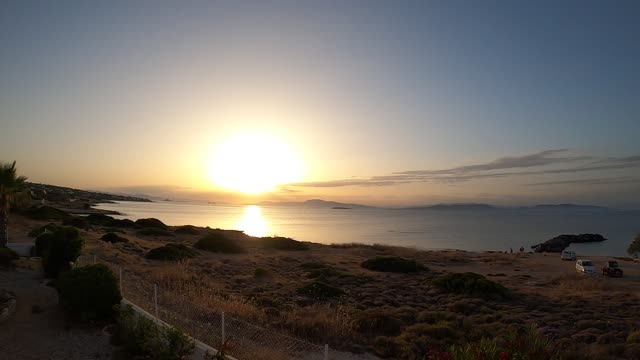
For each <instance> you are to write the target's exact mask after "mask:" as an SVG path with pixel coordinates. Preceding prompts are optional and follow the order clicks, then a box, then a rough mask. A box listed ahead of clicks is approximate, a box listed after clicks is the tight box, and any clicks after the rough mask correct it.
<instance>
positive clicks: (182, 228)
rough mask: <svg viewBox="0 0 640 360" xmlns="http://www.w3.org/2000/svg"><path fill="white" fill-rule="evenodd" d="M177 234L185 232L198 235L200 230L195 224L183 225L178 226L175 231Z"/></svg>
mask: <svg viewBox="0 0 640 360" xmlns="http://www.w3.org/2000/svg"><path fill="white" fill-rule="evenodd" d="M174 232H175V233H176V234H185V235H198V234H200V230H198V228H197V227H195V226H193V225H182V226H178V227H177V228H176V230H175V231H174Z"/></svg>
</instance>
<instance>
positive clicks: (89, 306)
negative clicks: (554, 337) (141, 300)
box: [56, 264, 122, 321]
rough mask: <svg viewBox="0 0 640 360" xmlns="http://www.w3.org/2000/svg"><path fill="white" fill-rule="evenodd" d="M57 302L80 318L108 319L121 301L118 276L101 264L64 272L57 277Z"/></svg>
mask: <svg viewBox="0 0 640 360" xmlns="http://www.w3.org/2000/svg"><path fill="white" fill-rule="evenodd" d="M56 288H57V289H58V292H59V294H60V304H62V306H63V308H64V309H65V311H66V312H67V313H69V314H70V315H71V316H73V317H74V318H77V319H80V320H83V321H94V320H107V319H109V318H110V317H111V316H113V314H114V311H113V307H114V306H115V305H116V304H118V303H120V300H121V299H122V297H121V296H120V289H119V286H118V280H117V279H116V277H115V275H114V274H113V272H112V271H111V270H109V268H108V267H106V266H105V265H102V264H96V265H90V266H84V267H79V268H75V269H73V270H70V271H67V272H64V273H62V274H61V275H60V277H59V278H58V280H57V281H56Z"/></svg>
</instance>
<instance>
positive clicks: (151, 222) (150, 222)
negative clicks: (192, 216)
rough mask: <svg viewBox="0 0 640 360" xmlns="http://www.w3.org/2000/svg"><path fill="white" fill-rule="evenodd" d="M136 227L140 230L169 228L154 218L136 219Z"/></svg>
mask: <svg viewBox="0 0 640 360" xmlns="http://www.w3.org/2000/svg"><path fill="white" fill-rule="evenodd" d="M136 225H138V226H139V227H141V228H155V229H162V230H167V229H168V228H169V227H168V226H167V225H165V223H163V222H162V221H160V220H158V219H156V218H148V219H138V220H136Z"/></svg>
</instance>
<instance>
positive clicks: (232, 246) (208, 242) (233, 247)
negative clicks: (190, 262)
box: [194, 231, 245, 254]
mask: <svg viewBox="0 0 640 360" xmlns="http://www.w3.org/2000/svg"><path fill="white" fill-rule="evenodd" d="M194 246H195V247H196V248H198V249H200V250H205V251H211V252H219V253H226V254H237V253H242V252H245V250H244V247H243V246H242V245H240V244H239V243H238V242H237V241H236V240H234V239H231V238H229V237H228V236H226V235H225V234H224V233H223V232H222V231H214V232H212V233H210V234H209V235H207V236H205V237H203V238H202V239H200V240H198V242H197V243H196V244H195V245H194Z"/></svg>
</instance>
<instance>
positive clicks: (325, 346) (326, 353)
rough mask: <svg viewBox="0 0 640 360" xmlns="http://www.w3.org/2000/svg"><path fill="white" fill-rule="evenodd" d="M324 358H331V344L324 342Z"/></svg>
mask: <svg viewBox="0 0 640 360" xmlns="http://www.w3.org/2000/svg"><path fill="white" fill-rule="evenodd" d="M324 360H329V344H324Z"/></svg>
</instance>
